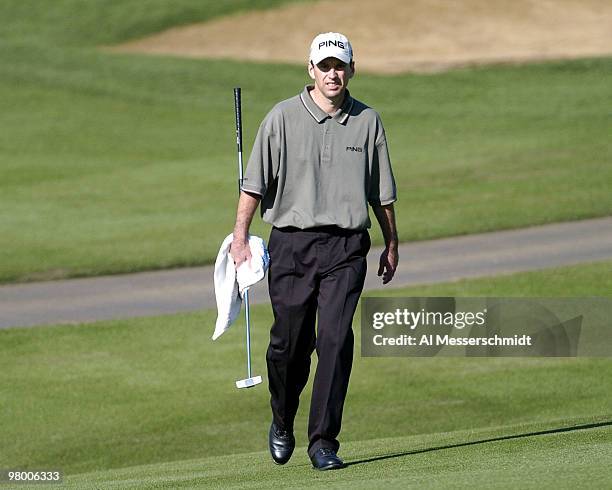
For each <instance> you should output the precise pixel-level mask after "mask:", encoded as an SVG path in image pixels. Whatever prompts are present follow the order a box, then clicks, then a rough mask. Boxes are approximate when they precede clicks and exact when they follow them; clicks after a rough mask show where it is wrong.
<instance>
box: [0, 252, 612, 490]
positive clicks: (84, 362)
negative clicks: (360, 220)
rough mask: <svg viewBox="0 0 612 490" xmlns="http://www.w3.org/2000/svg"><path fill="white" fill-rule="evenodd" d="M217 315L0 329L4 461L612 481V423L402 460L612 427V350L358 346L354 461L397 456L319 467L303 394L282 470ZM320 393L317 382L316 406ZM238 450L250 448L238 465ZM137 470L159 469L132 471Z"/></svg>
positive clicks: (558, 281) (498, 284) (556, 275)
mask: <svg viewBox="0 0 612 490" xmlns="http://www.w3.org/2000/svg"><path fill="white" fill-rule="evenodd" d="M611 267H612V262H602V263H596V264H590V265H581V266H573V267H564V268H558V269H551V270H545V271H538V272H531V273H522V274H514V275H510V276H501V277H498V278H488V279H478V280H466V281H461V282H458V283H448V284H442V285H439V286H428V287H412V288H407V289H401V290H392V292H391V294H397V295H405V296H408V295H449V294H457V295H464V296H470V295H471V296H487V295H489V296H494V295H495V296H500V295H508V296H523V295H525V296H531V295H534V296H538V295H539V296H567V295H568V294H569V293H568V292H569V291H575V292H572V293H571V294H574V295H581V296H606V295H607V296H609V295H610V291H611V290H612V287H611V286H612V279H611V277H612V275H610V273H609V271H610V268H611ZM525 284H529V285H530V286H529V288H527V289H525V288H524V285H525ZM572 288H577V289H575V290H574V289H572ZM387 294H390V293H389V292H388V293H387ZM252 318H253V339H252V343H253V353H254V359H253V363H254V371H255V373H256V374H262V375H264V377H265V362H264V355H265V348H266V344H267V336H268V329H269V325H270V323H271V314H270V311H269V306H265V305H262V306H257V307H254V308H253V309H252ZM214 319H215V313H214V312H213V311H202V312H199V313H194V314H182V315H174V316H163V317H156V318H142V319H132V320H122V321H107V322H99V323H95V324H90V325H64V326H55V327H35V328H15V329H8V330H1V331H0V406H1V407H2V409H1V410H0V426H2V428H3V437H2V438H1V439H0V468H10V467H24V466H25V467H29V468H47V467H55V468H61V469H63V470H64V471H65V472H66V473H67V474H68V475H74V474H77V473H86V472H92V471H98V472H102V473H99V474H93V475H82V476H77V477H75V478H74V480H72V478H71V479H69V482H70V481H72V482H73V483H74V485H75V486H77V487H79V486H81V485H82V484H83V482H85V481H90V482H94V483H91V485H92V486H96V485H95V482H96V481H97V482H98V484H100V483H99V482H100V481H104V482H105V484H104V486H105V488H106V487H107V486H108V487H112V486H113V485H115V486H116V487H120V488H125V487H129V485H134V486H140V485H141V484H142V482H141V480H143V481H145V482H148V484H151V485H152V484H153V482H156V485H157V484H159V485H161V486H163V485H162V483H163V482H164V481H165V485H166V486H172V485H175V484H178V483H177V481H175V480H173V479H174V478H179V479H184V481H182V484H183V485H186V486H195V485H203V484H211V485H216V486H222V487H225V486H241V485H242V486H249V485H252V486H260V487H266V486H268V487H269V486H270V482H276V483H278V485H280V486H288V485H290V484H292V483H295V484H296V485H297V486H306V485H308V484H309V482H310V481H311V480H314V482H315V483H321V484H324V483H325V482H328V481H331V482H333V483H335V484H337V485H348V484H350V482H354V483H355V484H357V485H362V486H366V485H367V484H368V483H369V479H372V478H382V479H383V480H385V481H386V480H388V482H389V484H391V485H394V486H399V485H401V484H402V483H407V484H409V483H411V484H414V485H419V482H421V484H422V483H423V482H427V484H428V485H429V484H431V486H436V487H443V486H448V485H449V484H452V481H453V480H452V479H453V475H455V476H456V478H457V480H456V482H457V484H463V483H466V482H467V481H468V478H469V476H470V471H472V470H473V472H474V475H477V476H478V475H482V477H483V478H484V477H485V476H486V475H487V474H488V475H490V478H492V479H493V480H492V482H493V483H492V484H495V482H496V481H498V482H499V484H500V485H504V486H509V485H510V484H511V483H513V482H514V483H516V482H519V481H521V479H522V478H524V477H527V476H528V477H529V479H528V480H524V482H525V483H527V484H529V483H532V484H533V485H532V486H536V484H539V483H541V484H546V483H547V482H550V481H551V479H556V478H558V477H559V475H566V474H567V475H573V476H571V478H572V480H571V481H574V479H577V478H584V479H585V480H584V481H585V482H592V483H593V484H596V483H597V482H598V481H601V479H602V478H609V476H610V470H609V466H608V465H604V464H603V463H602V461H603V460H605V458H607V457H609V455H610V451H611V448H610V437H609V434H610V429H609V426H608V427H601V428H593V429H588V430H577V431H574V432H567V433H566V432H562V433H552V434H549V435H542V436H526V437H522V438H516V439H508V440H500V441H494V442H487V443H482V444H474V445H469V446H458V447H455V448H447V449H440V450H431V451H425V452H422V453H418V454H415V455H409V454H405V455H401V454H403V453H409V452H411V451H418V450H422V449H427V448H435V447H438V446H441V445H455V444H464V443H467V442H469V441H478V440H482V439H487V438H495V437H502V436H509V435H517V434H525V433H527V432H534V431H539V430H548V429H558V428H562V427H570V426H575V425H580V424H585V423H592V422H598V421H599V422H602V421H603V422H606V421H608V422H610V421H611V420H612V413H611V411H610V407H611V406H612V393H611V392H610V390H609V389H608V385H607V384H606V383H602V380H605V379H608V378H609V377H610V376H612V362H611V360H610V359H599V358H578V359H544V358H539V359H538V358H522V359H521V358H491V359H468V358H461V359H457V358H420V359H414V358H413V359H410V358H399V359H398V358H361V357H360V356H359V355H358V351H357V353H356V354H357V355H356V357H355V363H354V371H353V375H352V378H351V387H350V390H349V398H348V401H347V405H346V409H345V418H344V426H343V432H342V434H341V441H342V443H343V446H342V454H344V455H345V456H346V457H347V460H349V461H353V462H356V461H360V460H364V459H371V458H377V457H381V456H390V457H387V458H383V459H380V460H375V461H372V462H368V463H364V464H358V465H354V466H352V467H350V468H349V470H347V471H346V472H342V474H346V475H347V476H346V477H342V476H341V474H338V475H337V476H333V475H332V476H322V475H316V474H313V473H312V472H311V471H310V469H309V468H308V461H307V459H306V456H305V452H304V447H305V445H306V443H307V441H306V437H305V432H306V416H307V411H308V410H307V401H304V406H302V407H301V410H300V413H299V414H298V420H297V421H296V428H297V432H296V437H297V443H298V446H299V447H300V449H298V450H297V451H296V455H295V456H294V459H293V460H292V462H291V465H290V468H291V469H292V470H291V471H289V470H287V471H285V470H284V469H281V468H277V467H274V466H273V465H272V464H271V463H270V462H269V461H268V457H267V456H266V454H265V451H266V430H267V426H268V424H269V419H270V413H269V405H268V393H267V389H266V383H264V384H263V385H262V386H261V387H258V388H256V389H253V390H248V391H246V392H245V391H242V390H241V391H238V390H236V389H235V388H234V385H233V383H234V380H235V379H238V378H240V377H241V376H243V375H244V372H243V371H244V346H243V329H242V328H241V325H240V323H239V324H237V325H236V326H234V327H232V328H231V329H230V330H229V331H228V332H227V333H226V334H224V336H223V337H221V339H219V340H218V341H216V342H214V343H213V342H212V341H210V335H211V334H212V331H213V324H214ZM358 321H359V319H358V318H356V325H357V324H358ZM355 330H356V334H357V342H356V345H359V331H358V330H359V329H358V328H356V329H355ZM309 392H310V386H309V387H307V389H306V392H305V393H304V398H303V400H308V399H309ZM246 453H248V454H246ZM398 453H401V454H400V455H398ZM230 454H239V455H240V456H238V457H237V460H236V461H237V464H236V465H233V464H232V463H231V462H232V461H234V459H233V457H232V458H230V457H229V456H228V455H230ZM394 455H396V456H394ZM538 455H541V457H538ZM572 455H573V456H572ZM391 456H392V457H391ZM572 458H573V459H572ZM489 460H490V463H491V464H490V465H489V466H487V461H489ZM137 465H153V466H148V467H143V468H127V467H132V466H137ZM119 468H127V469H125V470H120V469H119ZM249 468H251V469H252V473H251V472H250V471H249ZM470 468H471V469H472V470H470ZM107 470H108V471H107ZM293 470H295V471H293ZM525 472H526V473H525ZM249 475H252V477H251V476H249ZM294 478H295V481H294ZM589 478H590V479H591V480H589ZM475 481H476V480H475ZM483 481H484V480H483Z"/></svg>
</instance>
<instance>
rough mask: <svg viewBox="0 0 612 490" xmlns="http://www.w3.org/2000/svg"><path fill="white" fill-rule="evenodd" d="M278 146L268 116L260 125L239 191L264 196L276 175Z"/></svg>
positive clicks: (278, 157)
mask: <svg viewBox="0 0 612 490" xmlns="http://www.w3.org/2000/svg"><path fill="white" fill-rule="evenodd" d="M278 148H279V146H278V142H277V134H276V132H275V130H274V125H273V124H272V121H271V118H270V117H269V116H268V117H266V119H264V121H263V122H262V123H261V126H260V127H259V130H258V131H257V136H256V138H255V143H254V144H253V149H252V150H251V156H250V157H249V161H248V163H247V168H246V170H245V172H244V175H243V179H242V186H241V189H242V190H244V191H246V192H252V193H255V194H259V195H260V196H262V197H263V196H264V195H265V194H266V190H267V189H268V188H269V187H270V185H271V183H272V181H273V180H274V179H275V178H276V175H277V174H278V166H279V160H280V156H279V149H278Z"/></svg>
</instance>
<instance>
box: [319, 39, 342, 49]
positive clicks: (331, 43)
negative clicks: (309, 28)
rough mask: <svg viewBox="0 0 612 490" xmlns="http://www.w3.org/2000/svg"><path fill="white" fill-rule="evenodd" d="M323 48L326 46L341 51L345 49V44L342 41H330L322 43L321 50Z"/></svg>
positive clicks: (320, 44)
mask: <svg viewBox="0 0 612 490" xmlns="http://www.w3.org/2000/svg"><path fill="white" fill-rule="evenodd" d="M323 46H325V47H330V46H337V47H338V48H340V49H344V43H343V42H342V41H333V40H329V41H323V42H320V43H319V49H321V48H322V47H323Z"/></svg>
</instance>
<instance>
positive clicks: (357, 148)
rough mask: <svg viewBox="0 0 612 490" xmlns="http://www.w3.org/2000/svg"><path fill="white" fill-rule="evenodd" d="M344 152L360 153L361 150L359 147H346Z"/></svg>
mask: <svg viewBox="0 0 612 490" xmlns="http://www.w3.org/2000/svg"><path fill="white" fill-rule="evenodd" d="M346 151H356V152H359V153H362V152H363V148H361V147H360V146H347V147H346Z"/></svg>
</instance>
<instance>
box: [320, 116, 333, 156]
mask: <svg viewBox="0 0 612 490" xmlns="http://www.w3.org/2000/svg"><path fill="white" fill-rule="evenodd" d="M330 121H331V118H327V119H326V120H325V123H324V124H325V126H324V128H323V158H322V160H323V162H324V163H329V162H330V161H331V142H330V136H331V131H330Z"/></svg>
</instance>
